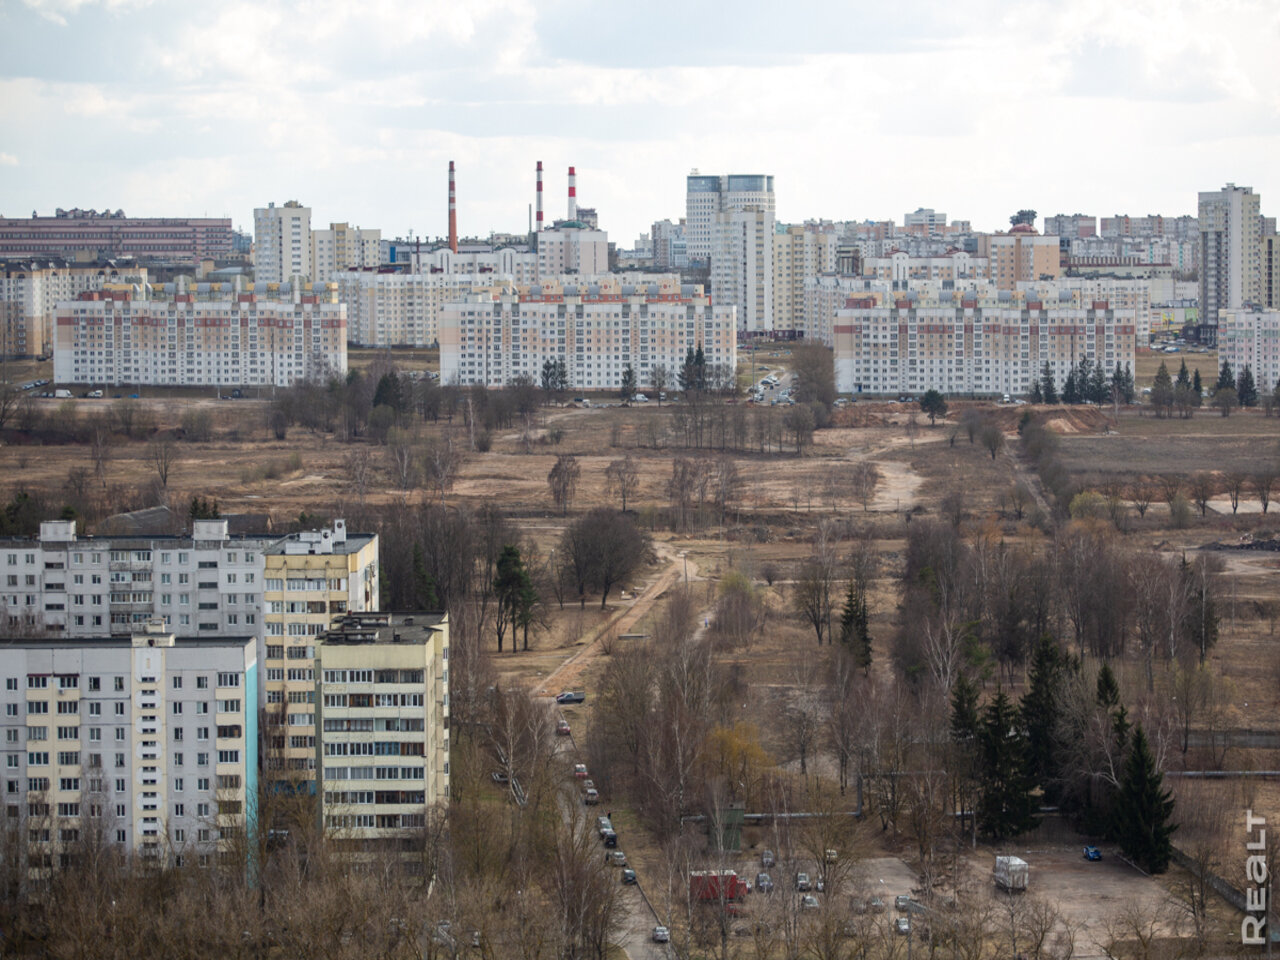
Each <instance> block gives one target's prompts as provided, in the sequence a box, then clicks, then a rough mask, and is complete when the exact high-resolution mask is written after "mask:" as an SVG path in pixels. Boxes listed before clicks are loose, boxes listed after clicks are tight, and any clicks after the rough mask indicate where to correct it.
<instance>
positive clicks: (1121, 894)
mask: <svg viewBox="0 0 1280 960" xmlns="http://www.w3.org/2000/svg"><path fill="white" fill-rule="evenodd" d="M1083 847H1084V845H1083V842H1082V843H1081V844H1080V845H1079V846H1077V845H1075V844H1072V845H1070V846H1059V845H1055V846H1052V847H1033V848H1030V849H1025V850H1024V849H1017V850H1010V851H1009V852H1010V853H1011V854H1012V855H1013V856H1018V857H1021V858H1022V859H1023V860H1026V861H1027V863H1029V864H1030V865H1031V881H1030V886H1029V887H1028V892H1029V893H1030V894H1033V895H1034V896H1037V897H1040V898H1042V899H1044V900H1047V901H1049V902H1050V903H1051V904H1053V906H1055V907H1056V908H1057V909H1058V910H1059V911H1060V912H1061V914H1062V916H1063V918H1064V919H1066V920H1068V921H1069V922H1070V923H1072V924H1073V925H1077V927H1078V932H1077V934H1076V949H1075V956H1076V957H1078V958H1087V957H1103V956H1106V954H1105V952H1104V951H1103V949H1102V947H1101V946H1099V943H1100V942H1102V941H1105V940H1106V936H1107V923H1108V921H1111V920H1114V918H1115V917H1116V916H1117V915H1118V914H1119V913H1121V912H1122V911H1124V910H1126V909H1128V908H1129V907H1130V906H1131V905H1134V904H1136V905H1138V906H1139V908H1140V909H1142V910H1143V912H1144V913H1153V912H1155V911H1156V910H1157V909H1159V908H1160V907H1161V905H1162V904H1164V903H1165V902H1166V901H1167V900H1168V892H1167V891H1166V889H1165V888H1164V887H1163V886H1161V884H1160V883H1158V882H1157V881H1155V880H1153V879H1151V878H1150V877H1145V876H1143V875H1142V874H1141V873H1139V872H1138V871H1137V870H1135V869H1133V868H1132V867H1130V866H1129V865H1128V864H1126V863H1125V862H1124V861H1123V860H1120V859H1119V858H1118V857H1117V856H1116V855H1115V851H1114V849H1112V848H1110V847H1100V848H1099V849H1100V850H1101V851H1102V860H1101V861H1097V862H1092V863H1091V862H1089V861H1088V860H1085V859H1084V857H1083V856H1082V851H1083ZM993 862H994V861H993V858H981V857H979V858H978V859H976V860H974V861H972V862H971V864H970V866H971V869H972V870H973V871H974V874H975V879H976V880H979V881H982V882H985V883H988V884H989V883H991V868H992V865H993ZM1169 932H1170V933H1172V932H1173V931H1169Z"/></svg>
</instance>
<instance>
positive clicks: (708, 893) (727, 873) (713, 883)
mask: <svg viewBox="0 0 1280 960" xmlns="http://www.w3.org/2000/svg"><path fill="white" fill-rule="evenodd" d="M749 889H750V888H749V887H748V886H747V881H745V880H743V879H741V878H740V877H739V876H738V873H737V871H736V870H693V871H691V872H690V873H689V894H690V895H691V896H692V897H693V899H694V900H698V901H700V902H702V903H724V904H726V907H728V905H730V904H734V903H737V902H738V901H739V900H741V899H742V898H743V897H744V896H746V894H747V890H749ZM730 912H734V911H733V910H731V911H730Z"/></svg>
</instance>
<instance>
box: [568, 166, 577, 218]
mask: <svg viewBox="0 0 1280 960" xmlns="http://www.w3.org/2000/svg"><path fill="white" fill-rule="evenodd" d="M568 219H570V220H577V219H578V175H577V174H576V173H574V172H573V167H570V168H569V217H568Z"/></svg>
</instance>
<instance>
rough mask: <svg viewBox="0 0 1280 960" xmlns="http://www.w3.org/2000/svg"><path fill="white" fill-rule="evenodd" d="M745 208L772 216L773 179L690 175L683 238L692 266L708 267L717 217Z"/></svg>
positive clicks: (687, 186)
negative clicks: (766, 212)
mask: <svg viewBox="0 0 1280 960" xmlns="http://www.w3.org/2000/svg"><path fill="white" fill-rule="evenodd" d="M748 206H750V207H756V208H758V209H761V210H767V211H768V213H769V216H770V217H773V216H774V214H775V212H776V207H775V202H774V196H773V177H769V176H758V175H742V174H729V175H728V176H703V175H701V174H699V173H698V171H697V170H695V171H693V172H692V173H691V174H689V176H688V178H687V179H686V181H685V238H686V241H687V247H688V255H689V262H690V264H691V265H693V266H704V267H705V266H707V265H708V264H709V263H710V261H711V243H712V239H713V235H714V233H715V224H716V216H717V215H718V214H721V213H726V212H730V211H733V210H741V209H743V208H745V207H748Z"/></svg>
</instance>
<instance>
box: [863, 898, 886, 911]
mask: <svg viewBox="0 0 1280 960" xmlns="http://www.w3.org/2000/svg"><path fill="white" fill-rule="evenodd" d="M867 906H869V907H870V908H871V912H872V913H884V898H883V897H872V898H871V902H870V903H868V904H867Z"/></svg>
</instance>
